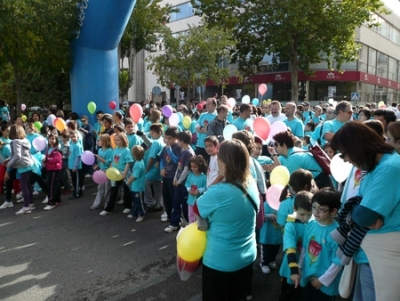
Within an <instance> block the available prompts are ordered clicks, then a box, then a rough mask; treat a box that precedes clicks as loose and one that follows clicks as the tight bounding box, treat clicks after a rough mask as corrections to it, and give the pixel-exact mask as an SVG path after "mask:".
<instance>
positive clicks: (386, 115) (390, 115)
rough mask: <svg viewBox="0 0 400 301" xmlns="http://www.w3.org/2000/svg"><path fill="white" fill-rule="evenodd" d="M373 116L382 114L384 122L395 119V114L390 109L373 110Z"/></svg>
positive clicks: (387, 122)
mask: <svg viewBox="0 0 400 301" xmlns="http://www.w3.org/2000/svg"><path fill="white" fill-rule="evenodd" d="M374 116H383V118H385V120H386V124H389V122H395V121H396V114H395V113H394V112H393V111H392V110H387V109H377V110H375V111H374Z"/></svg>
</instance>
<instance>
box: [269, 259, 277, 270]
mask: <svg viewBox="0 0 400 301" xmlns="http://www.w3.org/2000/svg"><path fill="white" fill-rule="evenodd" d="M268 266H269V268H270V269H271V270H275V269H276V262H275V261H273V262H270V263H269V264H268Z"/></svg>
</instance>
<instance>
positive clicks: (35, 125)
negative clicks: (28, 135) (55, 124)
mask: <svg viewBox="0 0 400 301" xmlns="http://www.w3.org/2000/svg"><path fill="white" fill-rule="evenodd" d="M33 126H34V127H35V128H36V129H37V130H38V131H40V129H41V128H42V124H41V123H40V121H36V122H35V123H34V124H33Z"/></svg>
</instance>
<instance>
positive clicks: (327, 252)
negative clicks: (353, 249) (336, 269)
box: [300, 220, 342, 296]
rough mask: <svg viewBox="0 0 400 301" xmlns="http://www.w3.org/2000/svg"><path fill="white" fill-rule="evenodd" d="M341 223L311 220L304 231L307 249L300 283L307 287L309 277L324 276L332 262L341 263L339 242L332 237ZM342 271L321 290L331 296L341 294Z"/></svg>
mask: <svg viewBox="0 0 400 301" xmlns="http://www.w3.org/2000/svg"><path fill="white" fill-rule="evenodd" d="M338 226H339V224H338V223H337V222H336V221H333V223H332V224H330V225H321V224H319V223H318V222H317V221H316V220H311V221H310V222H309V223H308V224H307V225H306V229H305V232H304V240H303V248H304V251H305V256H304V262H303V266H302V275H301V281H300V285H301V286H303V287H305V286H306V285H307V283H308V282H309V277H317V278H318V277H320V276H322V275H323V274H324V273H325V272H326V271H327V270H328V269H329V267H330V266H331V264H332V263H334V264H336V265H341V263H340V259H339V258H338V257H337V256H336V250H337V248H338V245H337V243H336V242H335V241H334V240H333V239H332V237H331V235H330V233H331V232H332V231H333V230H335V229H336V228H337V227H338ZM341 275H342V273H341V272H340V273H339V274H338V275H337V276H336V278H335V280H334V281H333V282H332V283H331V285H330V286H328V287H326V286H321V291H322V292H323V293H325V294H327V295H329V296H336V295H338V294H339V281H340V277H341Z"/></svg>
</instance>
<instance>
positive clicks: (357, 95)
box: [351, 92, 360, 101]
mask: <svg viewBox="0 0 400 301" xmlns="http://www.w3.org/2000/svg"><path fill="white" fill-rule="evenodd" d="M359 99H360V93H358V92H351V100H354V101H357V100H359Z"/></svg>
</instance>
